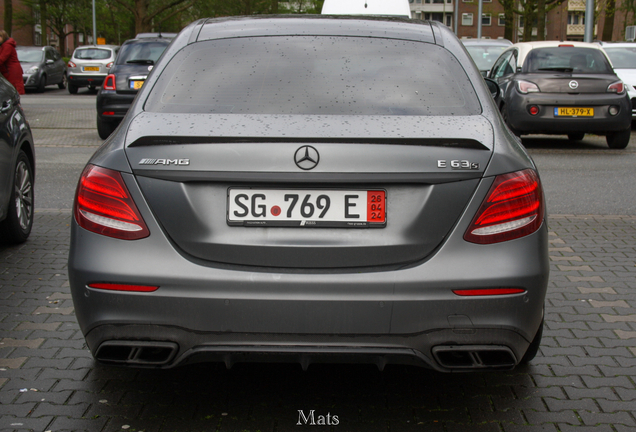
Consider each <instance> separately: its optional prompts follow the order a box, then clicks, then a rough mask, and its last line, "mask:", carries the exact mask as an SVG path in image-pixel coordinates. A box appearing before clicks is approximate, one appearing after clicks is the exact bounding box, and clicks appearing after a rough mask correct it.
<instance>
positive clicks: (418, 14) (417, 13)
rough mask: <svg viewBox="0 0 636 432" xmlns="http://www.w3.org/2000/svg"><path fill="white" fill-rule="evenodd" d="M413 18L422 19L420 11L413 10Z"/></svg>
mask: <svg viewBox="0 0 636 432" xmlns="http://www.w3.org/2000/svg"><path fill="white" fill-rule="evenodd" d="M415 19H418V20H421V19H422V12H415Z"/></svg>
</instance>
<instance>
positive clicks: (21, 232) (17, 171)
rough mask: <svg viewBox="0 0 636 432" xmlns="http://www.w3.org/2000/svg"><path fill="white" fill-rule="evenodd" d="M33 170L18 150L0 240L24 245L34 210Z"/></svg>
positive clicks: (0, 230)
mask: <svg viewBox="0 0 636 432" xmlns="http://www.w3.org/2000/svg"><path fill="white" fill-rule="evenodd" d="M33 194H34V188H33V169H32V168H31V162H30V161H29V158H28V157H27V155H26V153H24V151H22V150H20V153H19V154H18V160H17V161H16V164H15V168H14V170H13V184H12V186H11V196H10V200H9V208H8V209H7V218H6V219H5V220H4V221H2V222H0V240H2V241H3V242H6V243H11V244H17V243H24V242H25V241H26V240H27V238H29V234H31V228H32V227H33V209H34V196H33Z"/></svg>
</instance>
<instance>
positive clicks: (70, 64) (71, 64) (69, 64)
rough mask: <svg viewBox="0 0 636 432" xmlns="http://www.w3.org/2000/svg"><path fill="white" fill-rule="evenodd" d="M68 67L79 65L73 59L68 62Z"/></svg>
mask: <svg viewBox="0 0 636 432" xmlns="http://www.w3.org/2000/svg"><path fill="white" fill-rule="evenodd" d="M68 67H70V68H74V67H77V65H76V64H75V63H73V62H72V61H69V62H68Z"/></svg>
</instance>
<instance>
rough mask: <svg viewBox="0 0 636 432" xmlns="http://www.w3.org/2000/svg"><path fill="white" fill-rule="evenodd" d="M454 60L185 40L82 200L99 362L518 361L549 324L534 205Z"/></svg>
mask: <svg viewBox="0 0 636 432" xmlns="http://www.w3.org/2000/svg"><path fill="white" fill-rule="evenodd" d="M436 40H438V41H439V40H444V41H445V46H444V47H443V46H441V45H440V44H436V43H435V41H436ZM449 50H452V51H449ZM398 65H399V67H398ZM462 65H472V62H470V60H469V58H468V56H467V55H466V53H465V51H464V50H463V48H462V47H461V45H460V43H459V42H458V41H457V39H456V38H455V37H454V36H453V35H452V34H451V33H450V32H449V31H448V30H446V29H445V28H444V27H443V26H441V25H440V26H438V25H437V24H429V23H423V22H413V23H410V22H409V21H406V20H404V21H402V20H381V19H377V20H373V19H360V20H352V19H342V18H340V19H338V18H324V17H323V18H319V17H313V18H296V17H288V18H255V19H238V20H237V19H219V20H210V21H199V22H196V23H194V24H192V25H191V26H189V27H188V28H186V29H185V30H184V31H183V32H182V33H181V34H180V36H179V37H178V38H177V39H176V40H175V42H174V43H173V45H172V46H171V48H169V49H168V51H167V52H166V54H165V55H164V58H163V59H162V61H161V62H160V63H159V64H158V65H157V66H156V68H157V69H156V70H155V73H153V75H152V76H151V77H150V78H149V79H148V81H147V82H146V84H145V85H144V87H143V88H142V90H141V93H140V94H139V97H138V99H137V100H136V102H135V104H134V105H133V107H132V108H131V112H130V115H129V116H128V117H126V120H125V121H124V123H123V124H122V127H120V128H119V130H118V131H117V132H116V134H115V135H113V137H112V138H111V139H110V140H109V141H108V144H107V145H106V146H104V147H102V148H101V149H100V151H99V152H98V153H97V154H96V155H95V156H94V157H93V159H92V160H91V162H90V164H89V165H88V166H87V168H86V169H85V171H84V173H83V174H82V178H81V179H80V183H79V185H78V193H77V197H76V201H75V210H74V221H73V225H72V240H71V243H72V245H71V253H70V256H69V276H70V283H71V290H72V292H73V299H74V303H75V309H76V315H77V318H78V321H79V323H80V326H81V328H82V331H83V332H84V334H85V336H86V340H87V342H88V345H89V347H90V349H91V351H92V353H93V355H94V356H95V357H96V358H97V359H98V360H100V361H102V362H105V363H110V364H121V365H134V366H153V367H171V366H174V365H176V364H183V363H187V362H196V361H206V360H217V361H224V362H225V363H226V364H227V365H228V366H229V365H231V364H233V363H234V362H236V361H250V360H260V361H281V360H282V361H297V362H300V363H301V364H302V365H303V366H307V365H308V364H309V363H312V362H320V361H356V362H361V361H368V362H373V363H376V364H377V365H378V366H379V367H380V368H382V367H383V366H384V364H386V363H407V364H417V365H421V366H426V367H430V368H434V369H437V370H440V371H456V370H474V369H484V368H491V369H508V368H511V367H513V366H514V365H516V364H517V363H519V362H520V361H521V359H522V358H523V357H524V354H525V353H526V351H527V350H528V347H529V346H530V344H531V342H532V341H533V340H534V339H535V337H536V335H537V334H538V333H539V330H538V329H539V328H540V326H541V324H542V318H543V301H544V297H545V291H546V286H547V277H548V262H547V227H546V223H545V208H544V205H545V204H544V198H543V195H542V191H541V184H540V180H539V177H538V175H537V173H536V169H535V167H534V165H533V163H532V161H531V160H530V158H529V157H528V156H527V154H525V152H524V151H523V149H522V147H521V146H520V145H519V144H518V143H517V141H516V140H515V139H514V137H512V136H511V135H510V134H509V133H508V132H507V130H506V128H505V127H504V126H503V125H502V124H501V122H500V120H499V116H498V113H497V111H496V107H495V106H494V104H493V103H492V101H491V100H490V98H491V96H490V93H489V91H488V89H487V88H486V86H485V85H484V83H483V81H482V79H481V76H480V75H479V71H478V70H477V69H476V68H474V67H472V66H470V67H467V68H466V69H464V67H463V66H462ZM413 70H418V71H420V72H421V77H420V78H421V79H420V78H418V79H417V80H414V79H413V75H412V71H413ZM471 83H472V84H471ZM89 251H90V252H89ZM539 336H540V335H539Z"/></svg>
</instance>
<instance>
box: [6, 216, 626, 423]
mask: <svg viewBox="0 0 636 432" xmlns="http://www.w3.org/2000/svg"><path fill="white" fill-rule="evenodd" d="M70 217H71V215H70V213H69V212H68V211H40V212H38V213H37V214H36V220H35V226H34V232H33V235H32V237H31V239H30V240H29V241H28V242H27V243H26V244H25V245H22V246H18V247H7V246H0V430H1V431H26V430H29V431H52V432H60V431H90V432H98V431H99V432H102V431H107V432H113V431H126V430H128V431H146V432H154V431H157V432H165V431H178V432H184V431H185V432H189V431H193V432H194V431H201V432H203V431H205V432H209V431H228V432H229V431H252V432H255V431H263V432H264V431H292V430H302V429H303V427H299V426H296V423H297V421H298V410H299V409H302V410H304V412H309V410H312V409H313V410H315V415H316V416H318V415H323V416H326V415H327V414H330V415H331V416H333V415H337V416H338V419H339V425H338V426H331V427H329V426H324V427H320V426H313V427H311V426H305V427H304V428H309V429H310V430H341V431H347V432H349V431H354V432H355V431H361V432H362V431H364V432H374V431H392V432H395V431H398V432H401V431H405V432H410V431H426V432H428V431H433V432H437V431H439V432H442V431H443V432H454V431H458V432H460V431H461V432H466V431H470V432H472V431H476V432H481V431H483V432H495V431H497V432H518V431H527V432H535V431H537V432H538V431H546V432H557V431H561V432H565V431H580V432H584V431H592V430H593V431H594V432H606V431H607V432H610V431H611V432H623V431H636V384H635V383H636V277H635V276H636V217H630V216H616V217H609V216H604V217H600V216H568V215H556V216H551V219H550V256H551V260H552V265H551V267H552V274H551V281H550V288H549V293H548V297H547V301H546V328H545V332H544V339H543V344H542V347H541V349H540V353H539V355H538V356H537V358H536V359H535V360H534V361H533V362H532V363H531V364H530V365H528V366H524V367H520V368H517V369H516V370H514V371H511V372H505V373H471V374H458V375H444V374H438V373H435V372H431V371H427V370H422V369H418V368H412V367H402V366H389V367H387V368H386V369H385V371H384V372H378V371H377V370H376V369H375V368H374V367H372V366H353V365H352V366H350V365H329V366H327V365H324V366H323V365H312V366H310V368H309V370H308V371H307V372H302V371H301V369H300V367H299V366H297V365H244V364H238V365H236V366H234V368H233V369H232V370H229V371H227V370H225V368H224V366H221V365H218V364H211V365H210V364H207V365H194V366H188V367H182V368H178V369H174V370H168V371H152V370H130V369H119V368H107V367H103V366H100V365H96V364H95V363H93V361H92V360H91V358H90V355H89V353H88V351H87V349H86V347H85V345H84V341H83V338H82V335H81V333H80V331H79V329H78V326H77V323H76V322H75V318H74V315H73V306H72V302H71V300H70V295H69V287H68V282H67V277H66V256H67V253H68V241H69V240H68V225H69V221H70Z"/></svg>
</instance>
